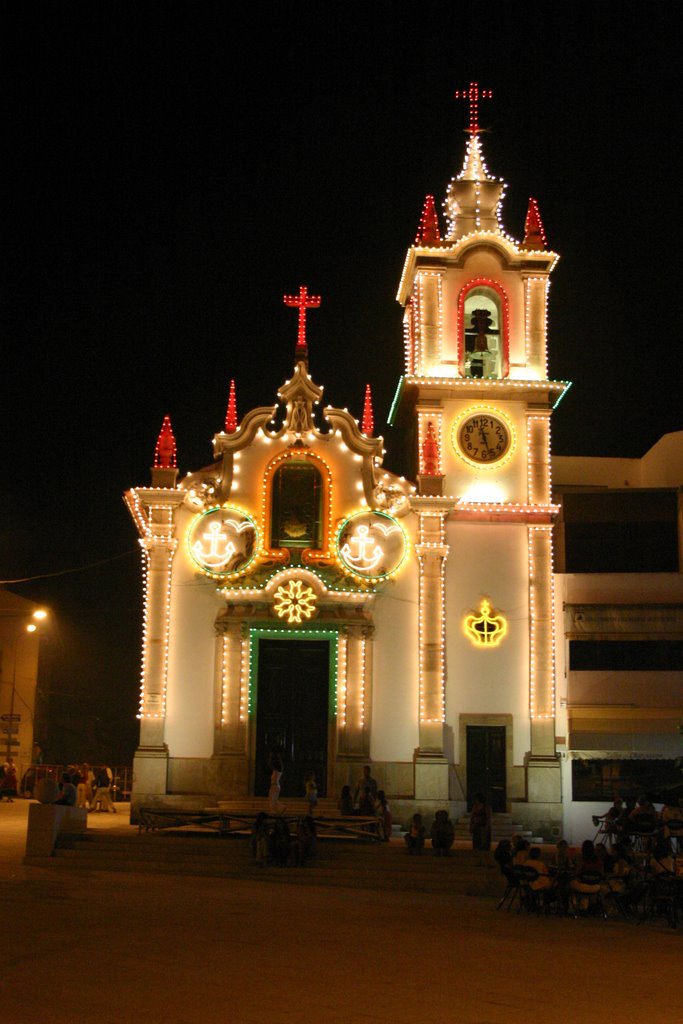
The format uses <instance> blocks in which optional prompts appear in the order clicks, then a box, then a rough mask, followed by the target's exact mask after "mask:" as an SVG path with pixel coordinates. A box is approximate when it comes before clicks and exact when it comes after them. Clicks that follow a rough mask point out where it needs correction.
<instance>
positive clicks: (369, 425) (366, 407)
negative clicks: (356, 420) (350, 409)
mask: <svg viewBox="0 0 683 1024" xmlns="http://www.w3.org/2000/svg"><path fill="white" fill-rule="evenodd" d="M360 429H361V430H362V432H363V433H364V434H365V435H366V437H372V436H373V431H374V429H375V416H374V413H373V411H372V392H371V391H370V385H369V384H366V385H365V402H364V404H363V421H362V423H361V428H360Z"/></svg>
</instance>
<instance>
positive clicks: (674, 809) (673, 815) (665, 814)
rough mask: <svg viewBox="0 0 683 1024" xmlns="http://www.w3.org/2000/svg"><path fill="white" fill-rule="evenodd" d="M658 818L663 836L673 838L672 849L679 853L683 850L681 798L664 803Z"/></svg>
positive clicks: (682, 801)
mask: <svg viewBox="0 0 683 1024" xmlns="http://www.w3.org/2000/svg"><path fill="white" fill-rule="evenodd" d="M660 818H661V821H662V825H663V826H664V833H663V834H664V837H665V838H666V839H669V840H671V839H673V840H674V849H678V852H679V853H680V852H681V850H683V799H681V800H678V802H676V803H674V801H673V800H672V801H671V802H670V803H667V804H665V805H664V807H662V813H661V815H660Z"/></svg>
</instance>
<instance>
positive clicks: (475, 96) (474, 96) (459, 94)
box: [455, 82, 493, 135]
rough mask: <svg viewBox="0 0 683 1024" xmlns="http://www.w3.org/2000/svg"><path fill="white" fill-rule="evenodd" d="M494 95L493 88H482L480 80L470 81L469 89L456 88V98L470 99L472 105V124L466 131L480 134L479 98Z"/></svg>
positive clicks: (488, 98)
mask: <svg viewBox="0 0 683 1024" xmlns="http://www.w3.org/2000/svg"><path fill="white" fill-rule="evenodd" d="M492 97H493V90H492V89H480V88H479V83H478V82H470V87H469V89H456V90H455V98H456V100H468V101H469V105H470V126H469V128H466V129H465V131H467V132H469V133H470V135H478V134H479V132H480V131H481V129H480V127H479V100H490V99H491V98H492Z"/></svg>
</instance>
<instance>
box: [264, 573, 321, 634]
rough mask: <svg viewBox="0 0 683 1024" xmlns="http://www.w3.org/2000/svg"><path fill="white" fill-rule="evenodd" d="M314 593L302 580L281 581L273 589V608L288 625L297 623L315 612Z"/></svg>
mask: <svg viewBox="0 0 683 1024" xmlns="http://www.w3.org/2000/svg"><path fill="white" fill-rule="evenodd" d="M315 602H316V595H315V591H314V590H313V589H312V587H309V586H308V584H307V583H304V581H303V580H289V581H288V582H287V583H282V584H281V585H280V586H279V587H278V588H277V590H276V591H275V601H274V603H273V609H274V611H275V614H276V615H277V616H278V618H280V619H286V620H287V622H289V623H290V625H294V624H297V625H298V624H299V623H301V622H302V621H303V620H304V619H310V618H311V616H312V615H313V613H314V612H315Z"/></svg>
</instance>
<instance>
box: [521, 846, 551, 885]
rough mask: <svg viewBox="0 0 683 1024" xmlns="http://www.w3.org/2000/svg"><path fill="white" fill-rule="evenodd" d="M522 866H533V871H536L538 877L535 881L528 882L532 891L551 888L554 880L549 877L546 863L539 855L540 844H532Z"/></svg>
mask: <svg viewBox="0 0 683 1024" xmlns="http://www.w3.org/2000/svg"><path fill="white" fill-rule="evenodd" d="M524 866H525V867H527V868H533V869H534V871H538V878H537V879H535V881H533V882H530V883H529V888H530V889H532V890H533V891H534V892H540V891H542V890H546V889H552V888H553V886H554V884H555V882H554V880H553V879H552V878H551V877H550V872H549V871H548V865H547V864H546V862H545V861H544V860H543V857H542V856H541V848H540V846H532V847H531V849H530V850H529V856H528V857H527V859H526V860H525V862H524Z"/></svg>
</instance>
